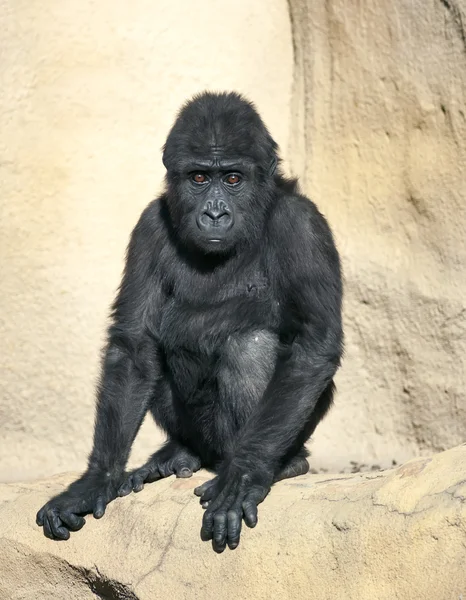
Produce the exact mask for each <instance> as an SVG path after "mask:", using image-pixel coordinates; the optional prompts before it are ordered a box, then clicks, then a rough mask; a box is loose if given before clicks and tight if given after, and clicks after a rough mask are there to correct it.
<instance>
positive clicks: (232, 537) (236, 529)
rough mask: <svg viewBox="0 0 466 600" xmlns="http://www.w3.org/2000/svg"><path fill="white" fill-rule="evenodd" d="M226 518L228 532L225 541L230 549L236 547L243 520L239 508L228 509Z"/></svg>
mask: <svg viewBox="0 0 466 600" xmlns="http://www.w3.org/2000/svg"><path fill="white" fill-rule="evenodd" d="M227 520H228V534H227V542H228V547H229V548H230V550H234V549H235V548H237V547H238V544H239V539H240V535H241V527H242V522H243V515H242V511H241V510H237V509H230V510H229V511H228V514H227Z"/></svg>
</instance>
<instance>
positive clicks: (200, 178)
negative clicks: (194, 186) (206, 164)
mask: <svg viewBox="0 0 466 600" xmlns="http://www.w3.org/2000/svg"><path fill="white" fill-rule="evenodd" d="M193 181H195V182H196V183H205V182H206V181H207V177H206V176H205V175H204V174H203V173H196V174H195V175H193Z"/></svg>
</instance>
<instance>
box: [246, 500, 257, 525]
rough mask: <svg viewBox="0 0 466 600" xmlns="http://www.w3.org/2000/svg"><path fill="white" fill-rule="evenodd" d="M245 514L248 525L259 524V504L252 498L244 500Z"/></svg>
mask: <svg viewBox="0 0 466 600" xmlns="http://www.w3.org/2000/svg"><path fill="white" fill-rule="evenodd" d="M243 516H244V522H245V523H246V525H247V526H248V527H251V528H252V527H255V526H256V525H257V504H256V502H255V501H254V500H253V499H252V498H247V499H246V500H245V501H244V502H243Z"/></svg>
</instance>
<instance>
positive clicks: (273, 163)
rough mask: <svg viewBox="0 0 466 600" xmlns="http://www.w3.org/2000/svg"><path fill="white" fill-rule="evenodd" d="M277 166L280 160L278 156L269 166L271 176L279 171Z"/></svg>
mask: <svg viewBox="0 0 466 600" xmlns="http://www.w3.org/2000/svg"><path fill="white" fill-rule="evenodd" d="M277 165H278V158H277V157H276V156H274V157H273V158H272V162H271V163H270V165H269V175H270V176H272V175H273V174H274V173H275V171H276V170H277Z"/></svg>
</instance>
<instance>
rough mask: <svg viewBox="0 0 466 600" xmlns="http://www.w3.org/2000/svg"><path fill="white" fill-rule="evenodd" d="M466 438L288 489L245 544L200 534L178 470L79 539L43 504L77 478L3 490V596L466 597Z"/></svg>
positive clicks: (142, 599) (113, 508)
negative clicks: (61, 536)
mask: <svg viewBox="0 0 466 600" xmlns="http://www.w3.org/2000/svg"><path fill="white" fill-rule="evenodd" d="M465 473H466V445H463V446H459V447H456V448H454V449H452V450H449V451H447V452H443V453H440V454H437V455H435V456H433V457H432V458H419V459H415V460H413V461H411V462H408V463H406V464H405V465H403V466H401V467H399V468H397V469H394V470H391V471H385V472H377V473H366V474H363V473H361V474H355V475H335V476H322V475H307V476H304V477H301V478H296V479H294V480H289V481H285V482H281V483H279V484H277V485H276V486H275V487H274V488H273V490H272V492H271V493H270V495H269V497H268V498H267V499H266V500H265V502H264V503H263V504H262V505H261V507H260V513H259V524H258V525H257V527H256V528H255V529H254V530H248V529H247V528H245V529H244V531H243V537H242V541H241V544H240V546H239V547H238V549H237V550H235V551H234V552H230V551H228V550H226V551H225V552H224V553H223V554H222V555H217V554H215V553H214V552H213V551H212V549H211V547H210V544H208V543H202V542H201V541H200V539H199V528H200V522H201V514H202V509H201V508H200V506H199V504H198V502H197V499H196V498H195V497H194V496H193V493H192V490H193V488H194V487H195V485H196V484H198V483H199V481H201V480H202V479H203V475H200V476H196V477H193V478H192V479H189V480H176V479H173V478H170V479H167V480H165V481H162V482H159V483H157V484H153V485H149V486H146V488H145V490H144V491H143V492H141V493H140V494H138V495H136V494H135V495H132V496H130V497H126V498H123V499H118V500H117V501H115V502H114V503H113V504H112V505H110V506H109V507H108V510H107V514H106V515H105V517H104V518H103V519H102V520H101V521H95V520H94V519H93V518H92V517H89V518H88V522H87V523H86V525H85V527H84V528H83V529H82V530H81V531H80V532H78V533H75V534H73V535H72V538H71V539H70V541H68V542H52V541H50V540H48V539H46V538H45V537H44V536H43V534H42V531H41V530H39V528H38V527H37V526H36V525H35V513H36V511H37V509H38V508H39V507H40V506H41V505H42V503H43V502H44V501H45V500H47V498H48V497H49V495H50V494H53V493H56V492H58V491H60V490H62V489H63V487H64V486H65V485H66V484H67V483H68V482H69V481H70V479H71V475H68V476H59V477H56V478H55V479H53V480H50V481H40V482H36V483H27V484H20V483H12V484H3V485H1V486H0V598H1V600H19V599H21V600H33V599H34V600H63V599H65V598H67V599H70V600H84V599H86V600H87V599H89V600H90V599H95V598H96V597H97V598H102V599H110V600H136V599H137V600H155V599H157V600H158V599H166V598H173V599H176V600H184V599H186V600H187V599H189V600H193V599H196V600H197V599H199V600H210V599H212V600H214V599H215V600H217V599H218V598H239V599H241V600H248V599H251V600H252V599H254V600H270V599H271V598H277V599H278V598H279V599H283V600H335V599H338V600H339V599H342V600H343V599H344V600H366V599H367V600H394V599H395V598H396V599H397V600H427V599H430V598H432V599H435V600H460V599H461V598H464V597H466V570H465V568H464V565H465V563H466V475H465Z"/></svg>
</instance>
